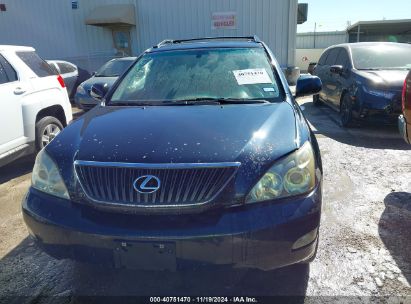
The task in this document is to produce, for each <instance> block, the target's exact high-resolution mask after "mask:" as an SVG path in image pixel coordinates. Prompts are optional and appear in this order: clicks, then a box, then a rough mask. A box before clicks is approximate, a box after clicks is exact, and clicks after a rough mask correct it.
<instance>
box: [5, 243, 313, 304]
mask: <svg viewBox="0 0 411 304" xmlns="http://www.w3.org/2000/svg"><path fill="white" fill-rule="evenodd" d="M308 279H309V266H308V265H296V266H292V267H287V268H283V269H279V270H276V271H271V272H262V271H256V270H235V269H232V268H226V267H210V268H203V267H201V268H192V269H191V268H190V269H186V270H183V271H179V272H176V273H170V272H146V271H134V270H125V269H107V268H103V267H97V266H91V265H84V264H79V263H75V262H72V261H69V260H55V259H53V258H51V257H49V256H48V255H46V254H45V253H43V252H41V251H40V250H39V249H38V248H37V246H36V245H35V244H34V243H33V242H32V241H31V239H29V238H26V239H25V240H24V241H22V242H21V243H20V244H19V245H18V246H17V247H16V248H14V249H13V250H12V251H11V252H9V253H8V254H7V255H6V256H5V257H4V258H3V259H1V260H0V286H1V288H0V299H1V297H4V296H10V297H12V296H29V298H27V299H26V300H27V301H29V300H30V301H31V302H33V300H34V301H35V302H36V301H37V300H38V299H41V298H42V297H44V296H52V295H53V296H54V295H59V296H64V297H70V298H72V299H74V300H75V298H76V297H79V296H136V295H137V296H153V295H163V296H199V295H204V296H217V295H221V296H223V295H224V296H230V295H231V296H270V295H293V296H304V295H305V293H306V289H307V283H308ZM36 299H37V300H36ZM19 300H20V301H19V302H21V300H22V299H21V298H20V299H19ZM297 301H298V299H297ZM301 301H303V298H301ZM37 302H38V301H37ZM37 302H36V303H37ZM40 302H41V301H40ZM70 303H73V302H72V301H71V302H70Z"/></svg>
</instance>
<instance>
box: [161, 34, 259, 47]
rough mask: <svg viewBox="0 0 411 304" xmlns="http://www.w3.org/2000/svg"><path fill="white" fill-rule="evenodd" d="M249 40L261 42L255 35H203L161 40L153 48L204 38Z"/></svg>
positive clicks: (202, 39)
mask: <svg viewBox="0 0 411 304" xmlns="http://www.w3.org/2000/svg"><path fill="white" fill-rule="evenodd" d="M225 39H227V40H237V39H238V40H251V41H253V42H255V43H261V40H260V38H258V37H257V36H256V35H254V36H221V37H204V38H192V39H177V40H172V39H165V40H163V41H161V42H160V43H159V44H157V45H155V46H154V48H160V47H162V46H164V45H166V44H174V43H185V42H192V41H204V40H225Z"/></svg>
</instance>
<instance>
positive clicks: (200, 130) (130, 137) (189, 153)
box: [46, 102, 309, 195]
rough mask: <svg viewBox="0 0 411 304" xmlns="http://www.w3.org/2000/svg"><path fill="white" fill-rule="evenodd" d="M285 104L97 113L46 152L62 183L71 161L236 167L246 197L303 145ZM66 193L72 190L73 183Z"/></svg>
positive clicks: (299, 123) (297, 120) (301, 129)
mask: <svg viewBox="0 0 411 304" xmlns="http://www.w3.org/2000/svg"><path fill="white" fill-rule="evenodd" d="M300 116H301V115H300V114H299V112H297V111H296V110H295V109H294V108H293V107H292V106H291V105H290V104H289V103H288V102H279V103H273V104H252V105H226V106H219V105H198V106H192V105H191V106H148V107H110V106H105V107H104V106H97V107H95V108H94V109H92V110H91V111H90V112H88V113H86V114H84V115H83V116H81V117H80V118H79V119H78V120H76V121H75V122H73V123H72V124H71V125H70V126H68V127H67V128H65V129H64V130H63V131H62V132H61V133H60V134H59V135H58V136H57V137H56V138H55V140H53V141H52V142H51V143H50V144H49V145H48V146H47V147H46V150H47V151H48V152H49V153H50V155H51V157H52V158H53V159H54V160H55V161H56V163H58V164H59V167H60V170H61V172H62V175H63V178H64V179H65V180H66V181H73V180H75V177H74V175H73V162H74V161H75V160H85V161H96V162H127V163H155V164H161V163H217V162H240V163H241V166H240V168H239V170H238V172H237V177H236V179H237V180H240V181H241V182H240V183H239V184H236V185H238V186H237V187H238V189H236V193H242V194H243V195H244V194H245V193H246V191H247V190H248V189H249V187H251V186H252V185H253V184H254V183H255V182H256V179H258V178H259V177H260V176H261V175H262V174H264V173H265V172H266V171H267V170H268V169H269V168H270V167H271V166H272V165H273V163H274V161H276V160H277V159H279V158H280V157H282V156H284V155H286V154H288V153H290V152H292V151H294V150H295V149H297V148H298V146H299V145H301V143H302V142H304V141H306V140H308V136H309V133H307V130H308V128H307V127H305V124H304V120H303V119H302V118H301V117H300ZM67 186H68V188H69V190H70V189H73V190H72V191H73V193H74V192H75V190H74V188H72V187H73V186H72V185H71V183H70V182H68V184H67Z"/></svg>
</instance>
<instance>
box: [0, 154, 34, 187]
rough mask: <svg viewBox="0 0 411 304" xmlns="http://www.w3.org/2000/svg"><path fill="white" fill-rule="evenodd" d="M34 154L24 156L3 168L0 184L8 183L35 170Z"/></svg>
mask: <svg viewBox="0 0 411 304" xmlns="http://www.w3.org/2000/svg"><path fill="white" fill-rule="evenodd" d="M35 158H36V157H35V156H34V155H30V156H27V157H23V158H21V159H18V160H16V161H14V162H12V163H10V164H8V165H6V166H4V167H2V168H1V174H0V184H3V183H6V182H8V181H10V180H12V179H14V178H16V177H20V176H22V175H25V174H27V173H30V172H31V171H32V170H33V166H34V160H35Z"/></svg>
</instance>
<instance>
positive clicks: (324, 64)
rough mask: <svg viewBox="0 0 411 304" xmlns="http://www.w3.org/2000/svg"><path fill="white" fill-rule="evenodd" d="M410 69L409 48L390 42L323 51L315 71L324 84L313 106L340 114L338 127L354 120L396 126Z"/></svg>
mask: <svg viewBox="0 0 411 304" xmlns="http://www.w3.org/2000/svg"><path fill="white" fill-rule="evenodd" d="M410 69H411V45H409V44H404V43H390V42H360V43H345V44H340V45H336V46H332V47H330V48H328V49H326V50H325V51H324V53H323V54H322V55H321V58H320V60H319V62H318V64H317V66H316V67H315V69H314V75H316V76H318V77H319V78H320V79H321V81H322V83H323V90H322V91H321V92H320V94H317V95H314V98H313V102H314V105H319V104H320V103H321V102H323V101H324V102H326V103H327V104H328V105H330V106H331V107H333V108H335V109H336V110H337V111H339V112H340V117H341V125H342V126H344V127H350V126H351V125H352V124H353V122H354V120H357V121H361V120H372V121H378V122H383V123H389V124H390V123H391V124H395V123H396V122H397V118H398V116H399V115H400V114H401V92H402V87H403V84H404V79H405V77H406V76H407V73H408V71H409V70H410Z"/></svg>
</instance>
